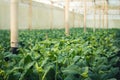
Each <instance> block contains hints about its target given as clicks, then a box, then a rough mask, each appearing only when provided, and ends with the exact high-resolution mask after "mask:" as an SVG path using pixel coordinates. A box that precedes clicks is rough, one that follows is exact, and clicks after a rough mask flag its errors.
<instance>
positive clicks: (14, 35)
mask: <svg viewBox="0 0 120 80" xmlns="http://www.w3.org/2000/svg"><path fill="white" fill-rule="evenodd" d="M10 13H11V14H10V21H11V22H10V30H11V40H10V42H11V51H12V53H14V54H17V53H18V52H17V48H18V15H17V14H18V0H11V4H10Z"/></svg>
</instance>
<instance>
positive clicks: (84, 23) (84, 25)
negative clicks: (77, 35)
mask: <svg viewBox="0 0 120 80" xmlns="http://www.w3.org/2000/svg"><path fill="white" fill-rule="evenodd" d="M84 32H86V0H84Z"/></svg>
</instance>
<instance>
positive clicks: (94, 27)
mask: <svg viewBox="0 0 120 80" xmlns="http://www.w3.org/2000/svg"><path fill="white" fill-rule="evenodd" d="M95 29H96V5H95V2H94V26H93V32H95Z"/></svg>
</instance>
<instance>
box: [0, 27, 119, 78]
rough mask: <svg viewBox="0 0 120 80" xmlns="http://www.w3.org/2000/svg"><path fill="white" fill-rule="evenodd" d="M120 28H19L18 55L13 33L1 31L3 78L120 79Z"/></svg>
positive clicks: (0, 61)
mask: <svg viewBox="0 0 120 80" xmlns="http://www.w3.org/2000/svg"><path fill="white" fill-rule="evenodd" d="M119 31H120V30H117V29H114V30H111V29H110V30H97V31H96V32H94V33H93V32H92V30H88V32H86V33H83V30H82V29H79V28H77V29H71V31H70V32H71V33H70V35H69V36H65V34H64V30H32V31H27V30H24V31H23V30H22V31H19V48H18V51H19V53H18V54H12V53H11V52H10V46H9V45H10V39H9V38H10V37H9V36H10V35H9V34H10V32H9V31H7V30H1V31H0V80H120V76H119V75H120V57H119V56H120V52H119V51H120V47H119V44H120V38H119V37H120V34H119Z"/></svg>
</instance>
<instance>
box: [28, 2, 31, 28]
mask: <svg viewBox="0 0 120 80" xmlns="http://www.w3.org/2000/svg"><path fill="white" fill-rule="evenodd" d="M28 15H29V19H28V22H29V28H28V29H29V30H31V29H32V0H29V13H28Z"/></svg>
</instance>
